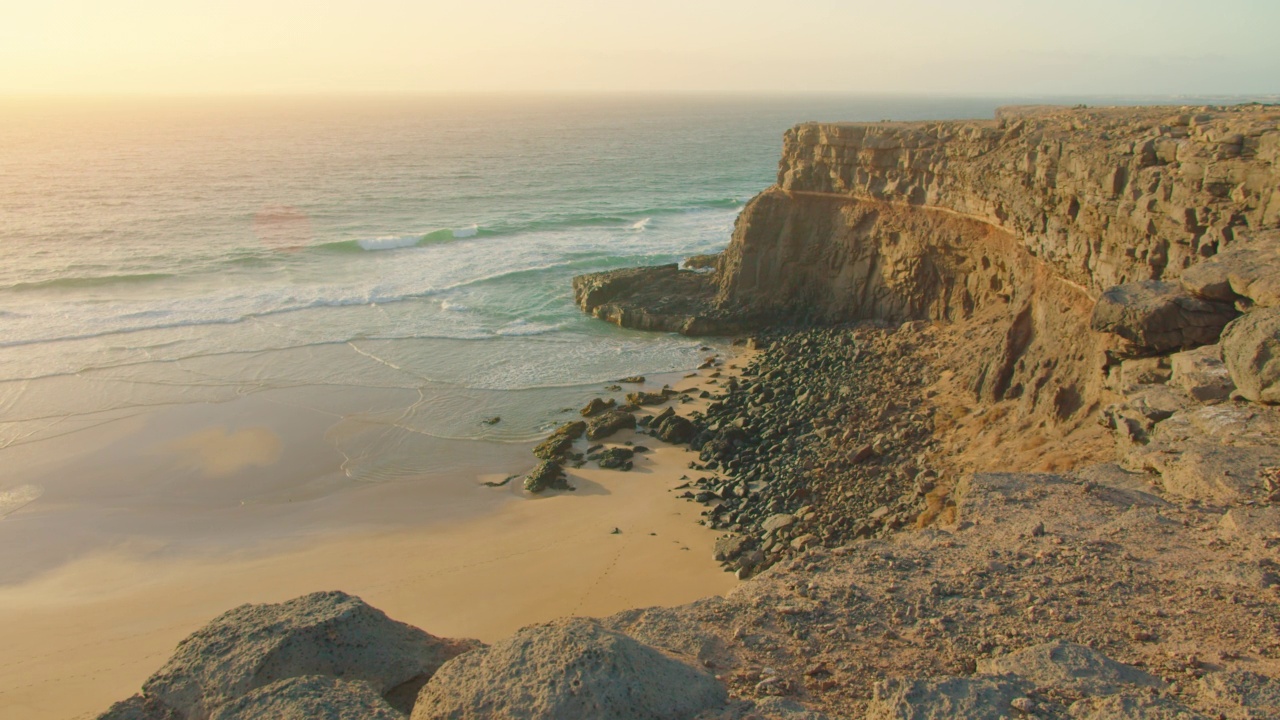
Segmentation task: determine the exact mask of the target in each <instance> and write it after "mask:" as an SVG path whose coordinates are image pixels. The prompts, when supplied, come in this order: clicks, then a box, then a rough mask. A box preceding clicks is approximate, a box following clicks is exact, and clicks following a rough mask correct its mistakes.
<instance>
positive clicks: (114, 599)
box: [0, 373, 736, 719]
mask: <svg viewBox="0 0 1280 720" xmlns="http://www.w3.org/2000/svg"><path fill="white" fill-rule="evenodd" d="M704 374H705V373H704ZM671 377H677V378H678V377H679V376H678V375H677V376H668V377H667V378H654V380H657V381H658V382H657V383H650V384H649V385H648V386H647V387H657V386H660V383H661V382H662V381H663V380H665V381H668V382H671V381H672V380H671V379H670V378H671ZM701 382H705V378H698V379H691V380H682V381H681V382H680V383H677V387H685V386H690V385H693V384H694V383H701ZM627 389H628V390H629V389H632V386H628V387H627ZM699 406H700V403H699V404H693V403H690V404H686V405H683V406H677V407H678V409H679V410H680V412H681V413H682V414H688V412H690V411H692V410H693V409H695V408H697V407H699ZM657 409H658V410H660V409H661V408H657ZM183 430H184V432H182V433H181V434H180V435H179V436H178V438H177V439H175V440H172V441H166V442H168V443H177V444H176V445H173V444H170V445H168V446H167V447H168V449H169V450H171V451H172V450H175V449H176V450H177V451H179V452H178V454H179V455H180V456H182V458H183V462H186V463H188V464H192V465H193V466H194V467H198V468H199V469H200V471H201V472H204V473H206V474H218V473H225V475H223V476H224V477H234V476H235V475H236V473H237V471H239V472H245V471H252V470H254V469H256V468H261V467H266V466H270V465H271V461H272V458H274V457H280V458H281V460H280V461H281V462H287V461H288V459H289V453H290V451H289V446H290V442H289V440H288V438H285V439H284V440H283V441H282V440H281V438H280V437H278V436H277V435H278V433H277V432H276V431H273V430H272V429H271V428H270V427H269V426H267V425H260V426H250V427H247V428H246V427H235V426H234V425H233V424H227V423H220V422H214V423H208V424H207V426H206V427H203V428H197V429H194V430H193V429H191V428H183ZM628 440H634V441H636V442H637V444H644V445H646V446H648V447H650V448H652V451H651V452H649V453H645V454H642V455H637V458H636V463H635V469H634V470H632V471H631V472H619V471H612V470H600V469H598V468H595V467H594V464H591V465H590V466H587V467H583V468H581V469H578V470H570V472H569V479H570V480H569V481H570V484H572V485H574V486H575V487H576V488H577V490H576V491H575V492H560V493H549V494H547V495H545V496H542V497H531V496H528V495H526V494H524V493H523V492H522V491H521V489H520V488H519V486H518V480H517V481H513V482H512V483H511V484H509V485H508V486H505V487H502V488H496V489H495V488H487V487H483V486H482V485H481V484H480V483H481V482H482V481H486V480H500V479H502V477H503V475H502V473H493V472H489V473H482V474H476V473H475V470H476V468H475V467H473V468H469V469H467V470H461V471H455V474H454V477H453V480H454V482H451V483H449V482H445V481H444V480H445V479H444V478H437V479H436V481H435V482H431V483H415V484H409V483H388V484H381V485H378V484H374V485H369V486H367V487H360V488H356V489H353V490H349V491H345V492H343V493H341V494H339V495H330V496H327V497H325V498H322V499H321V500H316V501H313V502H300V503H298V504H297V505H296V506H295V505H294V504H273V505H264V506H263V507H261V508H251V510H252V511H254V512H259V513H275V514H277V515H278V517H279V520H280V522H281V523H284V524H286V525H289V526H290V527H291V528H292V529H293V532H291V533H285V532H283V531H282V532H280V534H279V536H278V537H272V538H262V537H259V538H257V540H256V541H255V542H253V543H246V544H245V545H244V546H243V547H227V546H225V545H219V546H217V547H215V548H207V549H205V550H204V551H200V550H193V549H192V548H184V549H183V551H181V552H175V551H172V550H171V549H166V548H159V549H157V548H155V547H151V546H149V545H148V544H147V543H135V544H132V545H131V544H130V543H127V542H124V543H119V544H116V545H113V546H111V547H109V548H105V549H103V550H100V551H93V552H89V553H87V554H83V555H81V556H79V557H77V558H76V559H74V560H71V561H70V562H67V563H64V564H61V565H58V566H57V567H56V568H55V569H53V570H51V571H46V572H42V573H40V574H38V575H36V576H34V577H32V578H29V579H25V580H22V581H20V582H13V583H9V584H7V585H4V586H0V638H4V642H3V644H2V645H0V706H3V707H4V708H6V712H12V713H14V714H15V717H24V718H35V719H39V718H79V717H94V716H95V715H96V714H97V713H99V712H101V711H103V710H105V709H106V708H107V707H108V706H109V705H110V703H111V702H113V701H116V700H120V699H123V698H124V697H126V696H128V695H129V694H132V693H134V692H136V691H137V689H138V688H139V686H140V684H141V683H142V681H143V680H144V679H145V678H146V677H147V676H149V675H150V674H151V673H152V672H154V671H155V670H156V669H157V668H158V667H159V666H160V665H161V664H162V663H163V662H164V660H165V659H166V658H167V657H168V656H169V654H170V653H171V652H172V650H173V647H174V646H175V645H176V643H177V642H178V641H179V640H181V639H182V638H183V637H185V636H186V635H187V634H189V633H190V632H192V631H193V630H195V629H197V628H199V627H200V626H202V625H203V624H205V623H206V622H208V621H209V620H210V619H212V618H213V617H215V616H216V615H218V614H219V613H221V612H224V611H226V610H228V609H230V608H232V607H234V606H236V605H239V604H241V603H246V602H276V601H281V600H286V599H288V598H291V597H295V596H297V595H300V594H303V593H306V592H311V591H315V590H325V589H341V590H344V591H346V592H350V593H353V594H355V595H359V596H360V597H362V598H364V599H365V600H366V601H368V602H369V603H370V604H372V605H374V606H375V607H378V608H380V609H382V610H384V611H385V612H387V614H388V615H390V616H391V617H393V618H395V619H398V620H402V621H404V622H407V623H410V624H412V625H416V626H418V627H421V628H423V629H425V630H427V631H428V632H431V633H434V634H437V635H444V636H453V637H463V636H465V637H477V638H480V639H481V640H486V641H492V640H495V639H498V638H501V637H503V636H505V635H507V634H509V633H511V632H512V631H514V630H515V629H517V628H519V627H521V626H523V625H526V624H529V623H532V622H538V621H542V620H548V619H551V618H554V617H559V616H564V615H596V616H598V615H607V614H610V613H613V612H617V611H620V610H624V609H627V608H633V607H644V606H650V605H673V604H679V603H684V602H689V601H692V600H695V599H698V598H701V597H707V596H710V595H715V594H721V593H724V592H726V591H728V590H729V589H731V588H732V587H733V586H734V585H735V583H736V580H734V578H733V576H731V575H729V574H727V573H725V572H723V571H722V570H721V569H720V568H719V567H718V565H717V564H716V563H714V562H713V561H712V558H711V550H712V545H713V544H714V542H715V537H716V533H713V532H711V531H709V530H707V529H706V528H704V527H702V526H700V525H698V524H697V520H698V518H699V514H700V512H701V509H702V508H701V506H700V505H696V504H693V503H687V502H685V501H683V500H678V499H676V498H675V497H673V496H674V494H675V493H674V492H673V489H674V488H675V487H676V486H678V485H680V484H682V483H683V482H684V481H683V480H682V476H684V475H686V474H687V473H688V472H689V470H688V464H689V461H690V460H692V459H693V458H694V457H695V456H694V454H693V453H691V452H690V451H688V450H685V449H681V448H676V447H672V446H668V445H666V444H664V443H662V442H660V441H657V440H656V439H653V438H649V437H647V436H635V435H634V434H633V433H631V432H623V433H618V434H617V435H615V436H613V437H611V438H609V439H608V440H607V441H606V444H609V445H615V444H622V443H624V442H626V441H628ZM524 452H525V453H526V455H525V456H524V457H529V456H528V455H527V449H526V450H524ZM522 462H525V461H522ZM499 464H500V463H499ZM476 467H479V466H476ZM490 469H492V466H491V467H490ZM468 473H469V474H468ZM460 476H465V478H466V482H461V483H460V482H457V481H458V480H459V479H460ZM334 498H339V500H338V501H336V502H335V501H334ZM309 506H314V507H309ZM343 507H348V508H351V509H352V512H354V513H356V514H357V515H359V514H372V513H373V511H374V510H375V509H379V508H381V509H382V510H384V511H385V512H386V513H387V514H389V515H392V516H396V517H398V518H400V519H402V520H403V519H404V517H405V516H406V515H410V516H411V515H412V514H413V513H414V512H420V513H421V516H422V522H421V523H420V524H419V526H418V527H407V528H406V527H404V526H403V525H399V526H397V527H393V528H390V529H388V528H387V527H380V526H378V525H377V524H376V523H370V524H369V527H368V528H367V529H365V530H355V529H352V530H346V531H343V532H331V531H325V530H323V529H322V528H323V526H324V523H315V522H312V521H314V520H315V518H316V517H319V516H324V515H330V514H332V513H338V512H341V510H342V508H343ZM318 508H319V509H318ZM14 517H15V518H17V517H20V515H19V514H16V513H15V516H14ZM10 519H13V518H10ZM262 519H263V518H262V517H258V518H257V522H258V523H260V522H261V521H262ZM615 529H616V530H617V531H618V532H616V533H615V532H614V531H615Z"/></svg>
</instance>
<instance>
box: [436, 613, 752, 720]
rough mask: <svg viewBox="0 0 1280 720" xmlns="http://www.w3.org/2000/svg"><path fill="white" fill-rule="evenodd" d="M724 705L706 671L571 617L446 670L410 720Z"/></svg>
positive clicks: (544, 719)
mask: <svg viewBox="0 0 1280 720" xmlns="http://www.w3.org/2000/svg"><path fill="white" fill-rule="evenodd" d="M727 700H728V695H727V693H726V692H725V689H724V687H723V686H722V685H721V684H720V683H718V682H716V680H715V678H713V677H711V676H710V675H707V674H706V673H705V672H703V671H701V670H698V669H696V668H694V667H691V666H689V665H686V664H685V663H683V662H680V661H678V660H675V659H673V658H671V657H668V656H667V655H664V654H663V653H661V652H659V651H657V650H654V649H653V648H650V647H647V646H645V645H642V644H641V643H639V642H636V640H634V639H633V638H630V637H628V636H626V635H623V634H621V633H618V632H615V631H612V630H608V629H606V628H604V627H602V626H601V625H599V624H598V623H596V622H595V621H593V620H585V619H582V618H570V619H567V620H557V621H554V622H551V623H548V624H546V625H535V626H531V627H527V628H524V629H523V630H520V631H519V632H517V633H516V634H515V635H512V636H511V637H510V638H508V639H507V640H504V641H502V642H499V643H497V644H495V645H492V646H490V647H488V648H484V649H482V650H478V651H475V652H471V653H467V654H466V655H463V656H460V657H458V658H456V659H455V660H454V661H452V662H450V663H446V664H445V665H444V667H442V668H441V669H440V670H439V671H438V672H437V673H436V674H435V676H434V677H432V679H431V681H430V682H428V683H427V684H426V685H425V686H423V688H422V692H421V694H419V695H418V702H417V705H415V706H414V710H413V720H597V719H598V718H609V719H610V720H683V719H685V718H690V717H693V716H694V715H696V714H697V713H699V712H702V711H704V710H709V709H714V708H717V707H720V706H723V705H724V704H725V702H726V701H727Z"/></svg>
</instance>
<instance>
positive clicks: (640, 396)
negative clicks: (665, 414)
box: [627, 392, 671, 407]
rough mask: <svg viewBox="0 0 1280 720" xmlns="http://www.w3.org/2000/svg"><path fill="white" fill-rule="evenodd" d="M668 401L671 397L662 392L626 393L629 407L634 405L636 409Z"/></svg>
mask: <svg viewBox="0 0 1280 720" xmlns="http://www.w3.org/2000/svg"><path fill="white" fill-rule="evenodd" d="M669 399H671V396H670V395H668V394H667V393H664V392H656V393H654V392H633V393H627V402H628V403H630V404H631V405H635V406H636V407H643V406H645V405H661V404H663V403H665V402H666V401H667V400H669Z"/></svg>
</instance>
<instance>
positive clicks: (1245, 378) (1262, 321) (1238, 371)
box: [1222, 308, 1280, 403]
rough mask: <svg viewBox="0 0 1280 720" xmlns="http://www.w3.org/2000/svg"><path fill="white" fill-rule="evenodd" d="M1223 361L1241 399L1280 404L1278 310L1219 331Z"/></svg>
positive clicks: (1249, 316)
mask: <svg viewBox="0 0 1280 720" xmlns="http://www.w3.org/2000/svg"><path fill="white" fill-rule="evenodd" d="M1222 360H1223V362H1225V363H1226V365H1227V370H1228V371H1229V372H1230V373H1231V380H1232V381H1233V382H1235V384H1236V389H1237V390H1238V391H1239V393H1240V395H1241V396H1242V397H1245V398H1248V399H1249V400H1253V401H1255V402H1265V403H1280V308H1266V309H1262V310H1254V311H1253V312H1250V313H1245V314H1244V315H1242V316H1240V317H1239V318H1237V319H1236V320H1234V321H1232V322H1231V324H1230V325H1228V326H1227V328H1226V329H1225V330H1223V332H1222Z"/></svg>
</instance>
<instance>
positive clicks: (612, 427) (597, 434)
mask: <svg viewBox="0 0 1280 720" xmlns="http://www.w3.org/2000/svg"><path fill="white" fill-rule="evenodd" d="M635 426H636V416H635V415H632V414H631V413H629V412H624V411H622V410H610V411H608V412H606V413H604V414H601V415H597V416H595V417H593V418H591V419H590V420H589V421H587V439H588V440H603V439H605V438H607V437H609V436H610V435H612V434H614V433H616V432H618V431H619V430H623V429H628V428H634V427H635Z"/></svg>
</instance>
